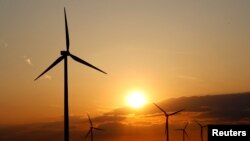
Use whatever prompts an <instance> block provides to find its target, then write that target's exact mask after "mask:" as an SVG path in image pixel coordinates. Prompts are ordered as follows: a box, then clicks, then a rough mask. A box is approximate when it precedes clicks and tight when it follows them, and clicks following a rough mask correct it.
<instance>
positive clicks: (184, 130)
mask: <svg viewBox="0 0 250 141" xmlns="http://www.w3.org/2000/svg"><path fill="white" fill-rule="evenodd" d="M187 126H188V122H187V124H186V125H185V127H184V128H182V129H176V130H179V131H182V138H183V141H185V136H187V137H188V134H187V132H186V128H187Z"/></svg>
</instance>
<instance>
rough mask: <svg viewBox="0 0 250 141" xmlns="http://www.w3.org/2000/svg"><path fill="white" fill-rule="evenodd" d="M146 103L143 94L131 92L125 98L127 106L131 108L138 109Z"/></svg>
mask: <svg viewBox="0 0 250 141" xmlns="http://www.w3.org/2000/svg"><path fill="white" fill-rule="evenodd" d="M145 103H146V98H145V96H144V94H143V92H140V91H133V92H131V93H129V95H128V97H127V104H128V105H129V106H130V107H132V108H140V107H142V106H143V105H144V104H145Z"/></svg>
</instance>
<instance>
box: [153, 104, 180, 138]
mask: <svg viewBox="0 0 250 141" xmlns="http://www.w3.org/2000/svg"><path fill="white" fill-rule="evenodd" d="M154 105H155V106H156V107H157V108H158V109H160V110H161V111H162V112H163V113H164V115H165V117H166V126H165V133H166V141H169V130H168V118H169V116H173V115H175V114H177V113H179V112H181V111H183V110H184V109H181V110H179V111H176V112H174V113H171V114H168V113H167V112H166V111H165V110H163V109H162V108H161V107H160V106H158V105H157V104H155V103H154Z"/></svg>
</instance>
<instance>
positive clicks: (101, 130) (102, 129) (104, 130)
mask: <svg viewBox="0 0 250 141" xmlns="http://www.w3.org/2000/svg"><path fill="white" fill-rule="evenodd" d="M94 129H95V130H99V131H105V130H104V129H101V128H95V127H94Z"/></svg>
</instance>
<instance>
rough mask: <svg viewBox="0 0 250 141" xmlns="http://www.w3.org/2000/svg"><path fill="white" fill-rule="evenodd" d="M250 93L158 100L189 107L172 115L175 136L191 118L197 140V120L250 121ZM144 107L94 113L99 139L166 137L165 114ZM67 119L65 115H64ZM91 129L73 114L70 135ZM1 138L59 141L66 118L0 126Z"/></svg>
mask: <svg viewBox="0 0 250 141" xmlns="http://www.w3.org/2000/svg"><path fill="white" fill-rule="evenodd" d="M249 103H250V93H239V94H222V95H207V96H193V97H180V98H172V99H167V100H163V101H161V102H159V103H158V105H160V106H161V107H162V108H163V109H165V110H166V111H167V112H168V113H171V112H174V111H176V110H179V109H182V108H185V111H184V112H181V113H179V114H177V115H175V116H173V117H170V118H169V127H170V134H171V137H170V138H171V140H179V138H178V137H179V136H180V133H179V132H175V130H174V129H176V128H181V127H183V125H184V124H185V123H186V122H187V121H190V125H189V126H188V133H190V132H191V133H194V134H191V135H190V136H191V138H192V139H193V140H195V141H198V140H199V136H198V133H199V130H198V129H199V128H198V127H197V125H196V123H194V122H192V121H193V120H198V121H199V122H201V123H202V124H208V123H222V124H223V123H229V124H231V123H236V124H237V123H239V124H249V123H250V110H249V109H250V104H249ZM143 109H144V110H132V109H130V108H128V107H123V108H118V109H114V110H112V111H110V112H107V113H104V114H103V115H101V116H97V117H92V121H93V124H94V126H96V127H99V128H102V129H104V130H105V132H95V139H96V140H103V141H116V140H119V141H125V140H131V141H135V140H144V141H149V140H164V123H165V117H164V116H163V114H162V113H161V112H160V111H159V110H158V109H157V108H156V107H155V106H154V105H153V104H149V105H147V106H146V107H145V108H143ZM61 119H63V118H61ZM88 130H89V121H88V119H87V118H86V116H84V117H82V116H70V135H71V138H72V140H75V141H80V140H83V139H84V136H85V134H86V133H87V131H88ZM0 135H1V136H0V140H3V141H13V140H18V141H34V140H36V141H44V140H46V141H59V140H63V121H62V120H58V121H54V122H43V123H33V124H26V125H17V126H0Z"/></svg>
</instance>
